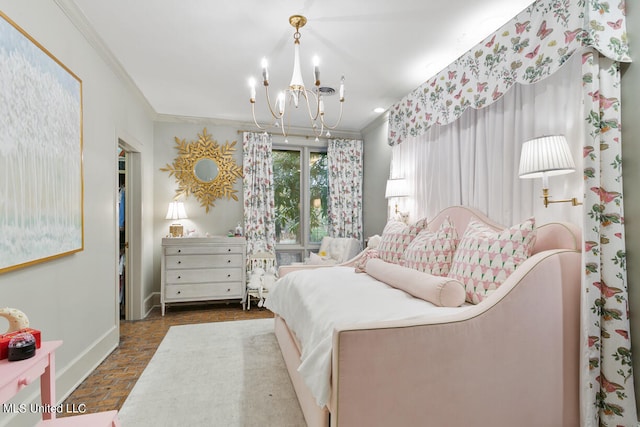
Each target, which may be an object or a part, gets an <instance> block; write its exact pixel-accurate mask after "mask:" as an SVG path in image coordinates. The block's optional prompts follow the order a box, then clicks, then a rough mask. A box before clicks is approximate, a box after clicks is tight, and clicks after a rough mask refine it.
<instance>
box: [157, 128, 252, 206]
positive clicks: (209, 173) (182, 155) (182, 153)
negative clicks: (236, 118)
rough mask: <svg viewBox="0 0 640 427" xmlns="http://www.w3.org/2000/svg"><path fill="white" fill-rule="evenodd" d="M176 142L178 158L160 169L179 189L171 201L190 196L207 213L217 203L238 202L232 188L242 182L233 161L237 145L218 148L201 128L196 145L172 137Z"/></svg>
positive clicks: (238, 167)
mask: <svg viewBox="0 0 640 427" xmlns="http://www.w3.org/2000/svg"><path fill="white" fill-rule="evenodd" d="M175 142H176V147H175V148H176V149H177V150H178V156H177V157H176V158H175V160H174V161H173V164H171V165H170V164H167V165H166V167H164V168H160V170H161V171H163V172H169V176H175V177H176V181H177V183H178V189H177V190H176V195H175V197H174V199H179V198H180V197H181V196H184V197H188V196H189V195H190V194H193V195H194V196H195V197H196V198H197V199H198V201H200V205H201V206H203V207H204V208H205V210H206V212H207V213H208V212H209V207H211V206H215V205H214V203H213V202H214V201H215V200H216V199H220V198H223V197H226V198H227V199H233V200H236V201H238V196H237V195H236V193H237V192H238V190H236V189H234V188H233V185H234V184H235V182H236V180H237V179H238V178H242V166H240V165H238V164H237V163H236V162H235V160H234V159H233V152H234V151H235V145H236V143H237V141H233V142H231V143H229V141H227V142H225V144H224V145H219V144H218V142H217V141H215V140H213V139H211V135H210V134H208V133H207V128H204V130H203V131H202V134H198V139H197V140H196V141H190V142H187V141H186V140H185V139H180V138H178V137H175Z"/></svg>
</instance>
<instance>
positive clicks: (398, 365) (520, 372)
mask: <svg viewBox="0 0 640 427" xmlns="http://www.w3.org/2000/svg"><path fill="white" fill-rule="evenodd" d="M444 222H447V223H451V224H452V225H453V226H454V227H455V231H456V233H457V242H456V243H457V244H459V243H460V241H461V240H464V239H463V238H464V237H465V236H466V235H465V234H464V233H465V231H466V230H467V225H468V224H469V223H470V222H473V223H475V224H477V223H482V225H484V226H486V227H489V228H490V229H492V230H496V232H500V231H501V230H503V228H504V227H501V226H499V225H498V224H495V223H493V222H491V221H490V220H489V219H488V218H486V217H485V216H484V215H483V214H481V213H480V212H476V211H474V210H471V209H469V208H465V207H451V208H448V209H446V210H444V211H443V212H441V213H440V214H439V215H437V216H436V217H435V218H433V219H431V220H429V221H428V222H427V225H426V228H425V231H431V232H436V231H437V230H439V229H442V226H443V223H444ZM503 234H504V233H503ZM383 237H384V236H383ZM581 244H582V243H581V235H580V231H579V229H578V228H577V227H575V226H573V225H571V224H567V223H551V224H544V225H537V226H536V227H535V239H533V240H532V241H531V253H530V256H528V258H526V259H525V260H524V261H522V262H521V263H520V264H519V265H518V266H517V268H516V269H515V271H514V272H512V273H510V274H509V276H508V277H506V279H505V280H504V281H503V282H502V283H501V284H500V286H499V287H497V288H496V289H492V290H491V292H488V293H487V295H485V296H484V297H483V298H482V299H481V301H475V303H472V302H470V301H469V299H470V296H469V293H468V292H467V301H466V302H463V303H462V304H460V305H459V306H455V304H457V302H456V303H455V304H449V305H450V306H449V307H442V306H441V304H438V301H436V302H435V303H434V304H432V303H431V302H429V301H423V300H422V299H420V298H415V297H413V296H411V295H409V294H407V293H406V292H404V291H402V290H398V289H396V288H395V286H388V285H387V284H384V283H378V281H377V280H376V279H374V278H372V277H369V275H368V274H367V273H366V272H365V273H357V272H356V269H355V268H354V267H353V266H354V265H355V264H357V263H359V261H361V260H358V259H356V260H353V261H352V262H350V263H347V265H346V266H345V265H343V266H341V267H324V268H322V267H321V268H319V269H317V270H309V269H306V271H300V272H291V270H288V271H289V272H288V273H287V274H286V275H285V277H283V278H281V279H280V282H281V283H279V284H277V285H276V287H275V289H274V291H272V292H271V293H270V296H269V298H268V299H267V307H270V308H271V309H272V310H273V311H274V312H275V314H276V326H275V333H276V337H277V339H278V342H279V345H280V348H281V350H282V354H283V356H284V359H285V362H286V365H287V369H288V371H289V374H290V376H291V380H292V383H293V385H294V388H295V390H296V393H297V396H298V400H299V402H300V405H301V407H302V409H303V413H304V415H305V419H306V421H307V424H308V425H309V426H328V425H331V426H340V427H346V426H365V425H366V426H390V425H394V426H416V425H429V426H452V427H455V426H465V427H466V426H485V425H486V426H505V427H506V426H510V427H511V426H516V425H517V426H532V427H533V426H535V427H539V426H565V427H566V426H577V425H579V409H578V397H579V396H578V393H579V387H578V369H579V340H580V332H579V307H580V291H579V289H580V264H581V251H580V248H581ZM507 246H508V245H507ZM458 249H459V248H458ZM509 251H511V249H509ZM376 262H377V261H376ZM394 268H395V267H394ZM389 271H391V270H389ZM450 274H453V273H450ZM287 277H289V279H287ZM325 277H326V278H331V279H327V280H329V281H331V282H332V284H331V286H329V285H327V286H324V285H322V280H324V279H323V278H325ZM336 277H342V278H343V280H342V281H341V284H342V285H344V288H345V292H347V293H349V292H351V293H354V294H358V295H362V298H361V303H362V305H364V306H368V305H371V307H372V310H370V311H369V312H367V311H366V307H364V308H362V310H363V311H362V313H363V314H362V315H361V314H360V313H361V312H360V308H357V309H356V308H355V307H354V308H350V307H351V306H349V305H347V304H346V303H345V300H344V298H348V297H345V296H343V295H342V293H341V292H340V291H336V289H338V288H339V287H340V284H336V283H333V282H338V280H337V279H335V278H336ZM407 277H409V276H407ZM309 280H311V283H310V284H309V285H307V286H308V287H307V288H302V289H305V290H304V291H303V292H299V293H296V292H295V287H296V286H297V285H296V283H298V282H300V283H302V282H306V281H309ZM314 280H315V281H314ZM403 280H405V279H403ZM407 280H410V279H407ZM280 285H282V288H280V289H281V292H280V293H281V294H286V295H288V296H283V295H280V296H278V297H277V299H278V300H273V301H270V300H271V298H272V296H274V295H276V294H277V292H276V290H277V289H278V287H279V286H280ZM369 287H370V288H369ZM485 287H486V286H485ZM374 288H376V289H378V290H376V291H375V292H381V293H380V296H379V297H375V298H374V299H372V300H371V301H369V300H368V299H367V295H363V294H364V293H365V291H363V289H364V290H367V289H372V290H373V289H374ZM353 289H355V290H353ZM438 289H443V288H442V287H439V288H438ZM285 291H286V292H285ZM409 291H411V292H412V290H411V289H409ZM372 292H373V291H372ZM307 294H313V296H312V298H314V299H307ZM387 296H388V298H387ZM274 298H276V297H275V296H274ZM426 298H427V299H432V298H429V296H427V297H426ZM463 299H464V297H463ZM418 300H419V301H418ZM309 301H312V303H311V302H309ZM317 301H324V304H320V303H317ZM380 301H382V305H377V304H381V302H380ZM385 301H387V302H388V305H390V306H389V307H385V306H384V302H385ZM397 301H401V302H397ZM325 304H326V307H330V306H334V307H337V308H338V310H339V311H338V313H337V314H330V313H331V312H330V311H323V310H325V308H324V306H325ZM395 304H408V306H407V307H408V308H406V309H405V308H404V306H403V308H402V309H401V310H399V311H400V312H401V313H398V310H394V307H391V305H393V306H395ZM445 305H446V304H445ZM371 311H373V313H371ZM352 312H353V313H356V314H355V317H354V316H353V315H352ZM381 312H384V313H381ZM328 313H329V314H328ZM327 317H335V319H331V318H329V319H327ZM298 319H310V323H322V324H323V325H322V326H323V328H324V329H323V330H322V329H321V331H320V332H317V331H316V330H315V329H314V330H313V331H310V327H309V326H308V325H305V324H304V321H301V320H298ZM307 323H308V322H307ZM305 343H306V344H307V348H305ZM311 346H313V347H314V348H310V347H311ZM316 347H317V348H318V349H320V348H324V347H326V348H324V349H322V351H320V350H318V349H317V348H316ZM327 358H328V360H325V362H326V363H325V364H324V365H322V364H317V363H318V362H317V361H318V360H322V359H327ZM318 367H320V368H318ZM325 369H326V372H325ZM324 382H326V385H325V384H324ZM323 391H324V394H323Z"/></svg>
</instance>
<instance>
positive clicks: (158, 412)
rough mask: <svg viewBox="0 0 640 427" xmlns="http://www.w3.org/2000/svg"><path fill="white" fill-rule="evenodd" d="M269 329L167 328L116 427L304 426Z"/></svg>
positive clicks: (234, 324)
mask: <svg viewBox="0 0 640 427" xmlns="http://www.w3.org/2000/svg"><path fill="white" fill-rule="evenodd" d="M273 325H274V320H273V319H255V320H239V321H230V322H217V323H205V324H197V325H182V326H173V327H171V328H170V329H169V332H167V335H166V336H165V337H164V339H163V340H162V342H161V343H160V346H159V347H158V349H157V350H156V353H155V354H154V356H153V358H152V359H151V361H150V362H149V364H148V365H147V367H146V368H145V370H144V372H143V373H142V375H141V376H140V379H139V380H138V382H137V383H136V385H135V386H134V388H133V390H132V391H131V393H130V394H129V397H128V398H127V400H126V401H125V403H124V405H123V407H122V409H121V410H120V413H119V418H120V421H121V423H122V426H123V427H144V426H149V427H158V426H167V427H178V426H180V427H181V426H206V427H209V426H221V427H222V426H224V427H234V426H237V427H250V426H260V427H262V426H274V427H287V426H291V427H298V426H306V424H305V421H304V418H303V415H302V411H301V410H300V406H299V404H298V399H297V398H296V395H295V392H294V390H293V386H292V385H291V380H290V379H289V374H288V373H287V370H286V367H285V364H284V360H283V359H282V355H281V353H280V348H279V347H278V343H277V341H276V338H275V335H274V333H273Z"/></svg>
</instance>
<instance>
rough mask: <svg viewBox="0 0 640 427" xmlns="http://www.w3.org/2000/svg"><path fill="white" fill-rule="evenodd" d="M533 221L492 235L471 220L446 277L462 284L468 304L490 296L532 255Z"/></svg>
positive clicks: (489, 230) (481, 225) (534, 235)
mask: <svg viewBox="0 0 640 427" xmlns="http://www.w3.org/2000/svg"><path fill="white" fill-rule="evenodd" d="M534 227H535V220H534V219H533V218H530V219H528V220H526V221H524V222H523V223H522V224H519V225H515V226H513V227H511V228H507V229H505V230H502V231H495V230H493V229H491V228H489V227H487V226H486V225H485V224H483V223H481V222H478V221H477V220H476V219H471V221H469V225H467V229H466V230H465V232H464V235H463V236H462V239H460V243H458V247H457V249H456V252H455V254H454V256H453V264H452V265H451V271H450V272H449V277H451V278H453V279H456V280H459V281H460V282H462V283H464V286H465V292H466V298H467V301H468V302H470V303H472V304H478V303H479V302H480V301H482V300H483V299H485V298H487V297H488V296H489V295H491V294H492V293H493V292H494V291H495V290H496V289H498V287H499V286H500V285H501V284H502V282H504V281H505V279H506V278H507V277H509V275H510V274H511V273H513V272H514V271H515V269H516V268H517V267H518V266H519V265H520V264H521V263H522V262H523V261H524V260H526V259H527V258H528V257H529V256H530V255H531V250H532V249H533V245H534V243H535V239H536V233H535V228H534Z"/></svg>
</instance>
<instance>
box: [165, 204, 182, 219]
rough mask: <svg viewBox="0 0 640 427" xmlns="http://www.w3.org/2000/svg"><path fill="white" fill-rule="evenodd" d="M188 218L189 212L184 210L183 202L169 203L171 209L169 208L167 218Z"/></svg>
mask: <svg viewBox="0 0 640 427" xmlns="http://www.w3.org/2000/svg"><path fill="white" fill-rule="evenodd" d="M185 218H187V212H186V211H185V210H184V203H183V202H171V203H169V209H168V210H167V216H166V217H165V219H185Z"/></svg>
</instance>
